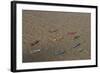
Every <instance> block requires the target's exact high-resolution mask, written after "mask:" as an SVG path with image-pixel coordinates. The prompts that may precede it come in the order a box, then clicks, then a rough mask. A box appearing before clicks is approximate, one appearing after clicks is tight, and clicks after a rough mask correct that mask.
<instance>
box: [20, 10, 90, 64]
mask: <svg viewBox="0 0 100 73" xmlns="http://www.w3.org/2000/svg"><path fill="white" fill-rule="evenodd" d="M22 15H23V16H22V18H23V19H22V22H23V23H22V50H23V51H22V57H23V59H22V60H23V62H24V63H27V62H45V61H64V60H86V59H90V58H91V40H90V39H91V38H90V37H91V36H90V35H91V32H90V30H91V29H90V27H91V25H90V24H91V23H90V22H91V21H90V18H91V17H90V16H91V15H90V14H89V13H75V12H74V13H72V12H52V11H35V10H33V11H32V10H23V14H22Z"/></svg>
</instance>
